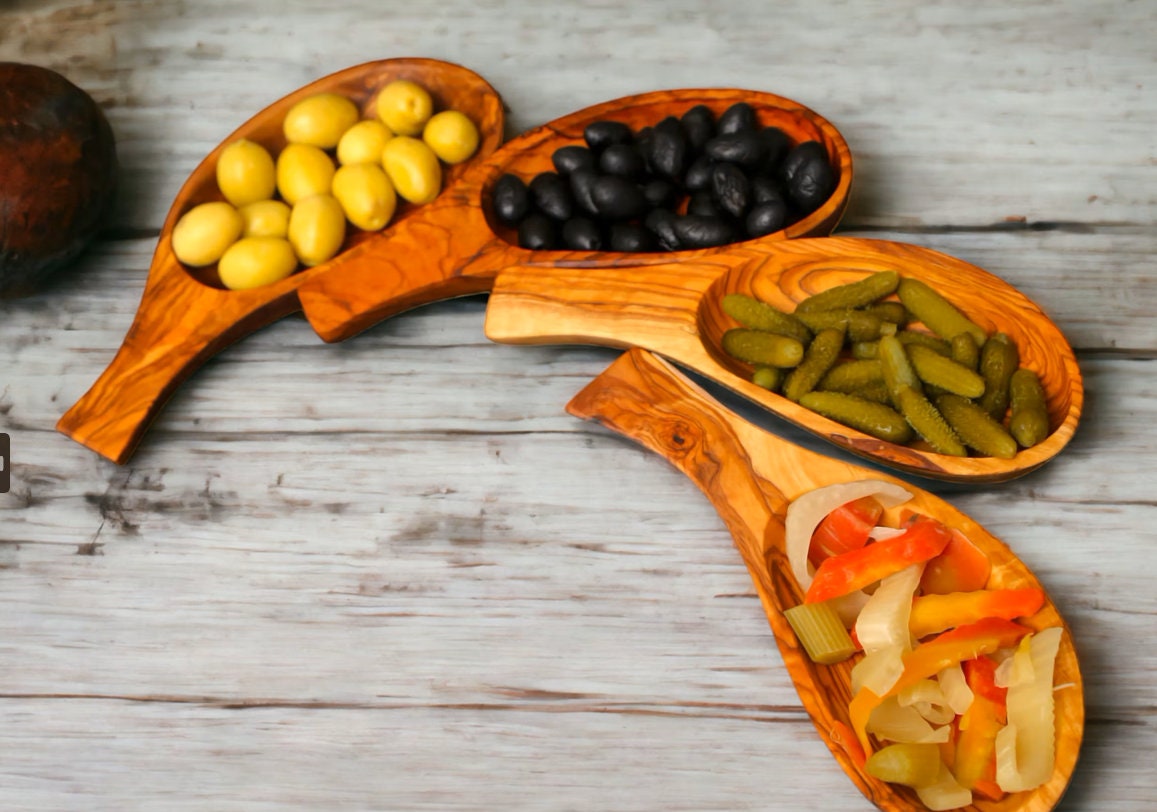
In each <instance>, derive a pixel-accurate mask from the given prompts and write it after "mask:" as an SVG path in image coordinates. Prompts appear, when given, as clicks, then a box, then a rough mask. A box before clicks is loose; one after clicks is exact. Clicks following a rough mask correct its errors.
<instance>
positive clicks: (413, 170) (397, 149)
mask: <svg viewBox="0 0 1157 812" xmlns="http://www.w3.org/2000/svg"><path fill="white" fill-rule="evenodd" d="M382 166H383V167H384V168H385V170H386V174H387V175H389V177H390V181H391V182H392V183H393V184H394V189H395V190H396V191H397V193H398V194H399V195H401V196H402V197H403V198H405V199H406V200H408V201H410V202H411V203H429V202H430V201H431V200H433V199H434V198H436V197H437V196H438V192H440V191H441V190H442V164H440V163H439V162H438V156H437V155H435V154H434V150H432V149H430V148H429V147H428V146H426V142H425V141H421V140H419V139H417V138H412V137H410V136H408V135H399V136H398V137H397V138H391V139H390V140H389V141H387V142H386V145H385V147H383V148H382Z"/></svg>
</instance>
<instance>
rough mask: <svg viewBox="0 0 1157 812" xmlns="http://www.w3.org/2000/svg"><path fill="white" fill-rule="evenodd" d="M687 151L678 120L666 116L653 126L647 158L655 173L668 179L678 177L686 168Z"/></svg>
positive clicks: (684, 135) (684, 136) (685, 138)
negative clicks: (653, 130)
mask: <svg viewBox="0 0 1157 812" xmlns="http://www.w3.org/2000/svg"><path fill="white" fill-rule="evenodd" d="M687 151H688V150H687V136H686V134H684V132H683V125H682V124H680V123H679V119H677V118H675V117H674V116H668V117H667V118H665V119H663V120H662V121H660V122H659V123H658V124H656V125H655V132H654V134H653V135H652V136H651V149H650V152H649V154H648V156H647V157H648V163H649V164H650V166H651V168H652V169H653V170H654V171H655V172H657V173H658V174H659V175H662V176H664V177H668V178H677V177H679V176H680V175H682V174H683V171H684V170H685V169H686V168H687Z"/></svg>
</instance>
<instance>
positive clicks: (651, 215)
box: [643, 209, 683, 251]
mask: <svg viewBox="0 0 1157 812" xmlns="http://www.w3.org/2000/svg"><path fill="white" fill-rule="evenodd" d="M677 219H678V217H677V216H676V215H675V213H674V212H671V211H668V210H667V209H651V210H650V211H649V212H647V216H646V217H645V218H644V219H643V226H644V228H646V229H647V231H650V232H651V233H652V234H654V235H655V238H656V239H657V240H658V241H659V246H660V247H661V248H664V249H666V250H668V251H678V250H679V249H680V248H682V247H683V246H682V244H681V243H680V242H679V235H678V234H676V233H675V221H676V220H677Z"/></svg>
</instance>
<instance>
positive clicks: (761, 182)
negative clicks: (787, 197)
mask: <svg viewBox="0 0 1157 812" xmlns="http://www.w3.org/2000/svg"><path fill="white" fill-rule="evenodd" d="M775 202H780V203H782V202H783V190H782V189H781V188H780V185H779V181H777V180H776V179H775V178H771V177H768V176H767V175H756V176H755V177H753V178H752V179H751V203H752V205H755V206H758V205H759V204H761V203H775Z"/></svg>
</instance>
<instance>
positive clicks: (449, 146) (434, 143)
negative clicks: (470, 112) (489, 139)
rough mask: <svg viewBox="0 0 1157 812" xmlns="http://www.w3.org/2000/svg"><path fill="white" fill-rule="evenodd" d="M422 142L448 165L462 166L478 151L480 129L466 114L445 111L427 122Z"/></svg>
mask: <svg viewBox="0 0 1157 812" xmlns="http://www.w3.org/2000/svg"><path fill="white" fill-rule="evenodd" d="M422 140H423V141H425V142H426V144H427V145H429V147H430V149H432V150H434V154H435V155H437V156H438V157H439V158H441V159H442V160H443V161H445V162H446V163H448V164H460V163H462V162H463V161H465V160H466V159H467V158H469V157H470V156H471V155H473V154H474V152H475V151H476V150H477V149H478V128H477V127H475V126H474V122H473V121H471V120H470V119H469V118H468V117H467V116H466V115H465V114H464V113H460V112H459V111H457V110H443V111H442V112H441V113H437V114H435V115H434V116H433V117H432V118H431V119H430V120H429V121H427V122H426V128H425V129H424V130H422Z"/></svg>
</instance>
